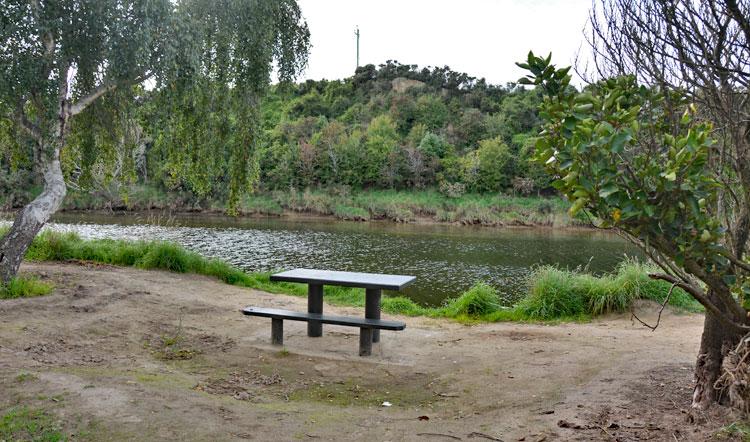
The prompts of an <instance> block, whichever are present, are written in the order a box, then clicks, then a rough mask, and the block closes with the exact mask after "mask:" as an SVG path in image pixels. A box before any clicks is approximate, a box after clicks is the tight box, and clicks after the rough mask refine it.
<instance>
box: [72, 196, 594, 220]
mask: <svg viewBox="0 0 750 442" xmlns="http://www.w3.org/2000/svg"><path fill="white" fill-rule="evenodd" d="M567 208H568V203H567V202H566V201H565V200H564V199H562V198H560V197H557V196H552V197H542V196H533V197H532V196H511V195H504V194H464V195H458V196H448V195H444V194H442V193H440V192H437V191H435V190H416V191H402V190H360V191H353V190H349V189H341V188H335V189H327V190H312V189H306V190H294V189H292V190H288V191H274V192H259V193H256V194H253V195H249V196H246V197H245V198H244V199H243V200H242V201H240V202H239V205H238V207H237V208H236V211H235V212H234V213H232V211H231V210H229V208H228V207H227V205H226V204H225V203H224V202H219V201H211V200H206V199H200V198H196V197H195V196H193V195H190V194H187V193H183V192H164V191H162V190H159V189H156V188H154V187H149V186H135V187H132V188H129V189H127V190H122V191H119V192H86V193H84V192H75V191H72V192H70V193H69V194H68V196H67V197H66V200H65V203H64V205H63V209H62V210H63V211H92V210H93V211H96V210H106V211H125V212H141V211H154V210H161V211H169V212H183V213H204V214H235V215H240V216H260V217H279V218H300V217H312V218H317V219H336V220H346V221H389V222H397V223H420V224H454V225H476V226H488V227H507V226H522V227H552V228H565V227H586V226H588V223H587V222H586V221H585V220H583V219H577V218H571V217H570V216H568V214H567Z"/></svg>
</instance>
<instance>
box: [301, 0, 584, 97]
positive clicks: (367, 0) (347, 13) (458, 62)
mask: <svg viewBox="0 0 750 442" xmlns="http://www.w3.org/2000/svg"><path fill="white" fill-rule="evenodd" d="M298 3H299V5H300V7H301V8H302V13H303V15H304V17H305V19H306V20H307V23H308V26H309V27H310V33H311V42H312V50H311V52H310V57H309V63H308V67H307V69H306V70H305V72H304V73H303V74H302V75H301V77H300V78H301V79H303V80H306V79H314V80H320V79H322V78H326V79H329V80H331V79H340V78H345V77H349V76H351V75H352V74H353V73H354V69H355V67H356V39H355V36H354V30H355V28H356V27H357V26H359V30H360V65H365V64H369V63H372V64H375V65H378V64H381V63H383V62H385V61H386V60H397V61H399V62H400V63H403V64H418V65H419V66H420V67H424V66H445V65H448V66H450V67H451V69H453V70H454V71H459V72H466V73H467V74H469V75H471V76H474V77H477V78H481V77H485V78H486V79H487V81H488V82H490V83H493V84H505V83H507V82H510V81H516V80H518V78H520V77H521V76H523V75H524V72H523V71H522V70H521V69H520V68H518V67H517V66H516V65H515V62H516V61H522V60H525V58H526V54H527V53H528V52H529V50H533V51H534V53H536V54H543V55H547V54H548V53H549V52H552V60H553V63H555V64H557V65H558V66H564V65H570V64H573V62H574V59H575V56H576V53H577V52H578V51H579V49H580V50H581V53H582V54H583V53H585V52H586V48H585V46H582V43H584V41H583V28H584V26H585V24H586V19H587V16H588V11H589V8H590V7H591V0H452V1H447V0H398V1H396V0H298Z"/></svg>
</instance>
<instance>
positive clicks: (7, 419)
mask: <svg viewBox="0 0 750 442" xmlns="http://www.w3.org/2000/svg"><path fill="white" fill-rule="evenodd" d="M0 440H7V441H22V440H28V441H35V442H58V441H64V440H67V438H66V437H65V435H64V434H63V432H62V429H61V428H60V425H59V424H58V423H57V422H55V420H54V418H53V417H52V416H50V415H49V414H48V413H46V412H45V411H43V410H39V409H34V408H29V407H14V408H11V409H9V410H6V411H5V412H4V414H3V415H2V418H0Z"/></svg>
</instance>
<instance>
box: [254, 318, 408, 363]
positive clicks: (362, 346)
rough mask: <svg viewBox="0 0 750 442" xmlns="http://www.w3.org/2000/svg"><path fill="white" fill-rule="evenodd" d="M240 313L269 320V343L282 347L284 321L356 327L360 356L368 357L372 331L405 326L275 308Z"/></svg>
mask: <svg viewBox="0 0 750 442" xmlns="http://www.w3.org/2000/svg"><path fill="white" fill-rule="evenodd" d="M242 313H243V314H245V315H247V316H260V317H263V318H271V343H272V344H273V345H284V319H288V320H290V321H306V322H309V321H316V322H318V323H320V324H331V325H345V326H350V327H358V328H359V354H360V356H368V355H370V354H371V353H372V331H373V330H403V329H404V328H406V324H404V323H403V322H400V321H388V320H383V319H368V318H355V317H351V316H334V315H323V314H320V313H307V312H296V311H291V310H281V309H275V308H261V307H246V308H244V309H242Z"/></svg>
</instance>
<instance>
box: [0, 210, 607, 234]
mask: <svg viewBox="0 0 750 442" xmlns="http://www.w3.org/2000/svg"><path fill="white" fill-rule="evenodd" d="M17 210H20V208H17V209H14V211H8V210H0V219H5V220H9V219H12V218H13V216H14V215H15V214H16V213H17V212H16V211H17ZM57 214H63V215H87V214H90V215H95V216H114V217H117V216H131V217H137V216H139V215H156V214H158V215H165V216H168V217H170V216H175V217H185V218H189V217H194V218H215V219H223V220H242V219H250V220H274V219H280V220H285V221H301V222H307V221H309V222H316V221H319V222H345V223H353V224H368V223H371V224H374V225H378V224H380V225H415V226H447V227H459V228H468V229H511V230H516V229H518V230H527V229H533V230H558V231H573V232H575V231H580V232H595V231H606V229H599V228H597V227H595V226H593V225H590V224H569V225H553V224H547V223H539V224H529V223H498V224H482V223H473V224H470V223H463V222H459V221H453V222H450V221H440V220H437V219H435V218H433V217H429V216H418V217H415V218H414V219H413V220H410V221H394V220H392V219H389V218H373V219H367V220H355V219H342V218H339V217H337V216H336V215H333V214H321V213H315V212H300V211H294V210H285V211H284V212H283V213H281V214H269V213H257V212H248V213H240V214H238V215H236V216H232V215H228V214H226V212H224V211H221V210H213V209H203V210H194V209H175V210H173V209H168V208H152V209H61V210H59V211H58V212H57V213H56V214H55V215H57ZM53 218H54V215H53ZM146 224H151V223H148V222H146Z"/></svg>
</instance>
